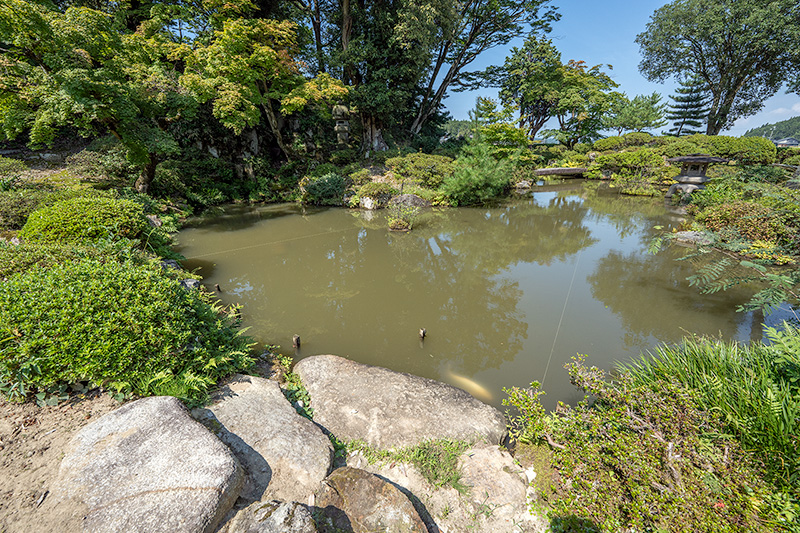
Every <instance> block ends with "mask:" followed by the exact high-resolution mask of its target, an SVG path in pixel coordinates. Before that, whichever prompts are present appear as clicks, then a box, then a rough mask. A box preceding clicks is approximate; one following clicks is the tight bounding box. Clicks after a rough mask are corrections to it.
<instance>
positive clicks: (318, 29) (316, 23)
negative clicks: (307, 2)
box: [311, 0, 325, 72]
mask: <svg viewBox="0 0 800 533" xmlns="http://www.w3.org/2000/svg"><path fill="white" fill-rule="evenodd" d="M319 2H320V0H314V14H313V15H312V16H311V26H313V28H314V43H315V45H316V47H317V63H318V65H317V67H318V68H319V71H320V72H325V55H324V54H323V52H322V16H321V14H320V8H319Z"/></svg>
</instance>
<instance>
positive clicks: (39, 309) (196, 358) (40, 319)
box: [0, 259, 252, 399]
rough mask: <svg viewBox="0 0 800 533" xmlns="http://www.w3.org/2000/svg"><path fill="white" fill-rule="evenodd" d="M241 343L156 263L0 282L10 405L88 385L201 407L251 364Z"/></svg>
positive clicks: (40, 273)
mask: <svg viewBox="0 0 800 533" xmlns="http://www.w3.org/2000/svg"><path fill="white" fill-rule="evenodd" d="M247 342H248V340H247V338H246V337H243V336H241V335H240V332H239V331H238V330H237V329H236V328H235V324H234V321H233V319H232V318H231V317H228V316H227V315H224V314H220V313H219V309H218V307H216V306H214V305H212V304H211V303H210V302H209V300H208V296H207V295H205V294H204V293H201V292H200V291H197V290H187V289H184V288H183V287H182V286H181V284H180V282H179V281H178V280H175V279H171V278H169V277H167V276H166V275H164V274H163V273H162V271H161V268H160V267H159V266H157V265H156V266H136V265H134V264H132V263H122V264H121V263H118V262H113V261H112V262H100V261H97V260H94V259H84V260H80V261H77V262H67V263H64V264H59V265H56V266H53V267H52V268H48V269H45V268H40V267H34V268H31V269H29V270H28V271H26V272H23V273H20V274H15V275H14V276H11V277H10V278H9V279H8V280H7V281H5V282H3V283H0V390H5V392H6V394H7V395H9V396H12V397H13V396H16V397H22V396H25V395H26V394H28V393H29V392H30V391H36V390H39V391H46V390H47V389H48V387H52V386H54V385H59V384H70V383H77V382H84V381H89V382H91V383H93V384H97V385H107V386H111V387H113V388H116V389H118V390H120V391H127V392H134V393H137V394H142V395H147V394H152V393H154V392H160V393H167V394H169V393H170V392H169V391H167V392H164V387H161V389H159V390H154V388H155V387H154V384H155V385H170V386H172V389H171V390H176V391H179V394H175V395H176V396H181V397H185V398H195V399H200V398H202V397H203V395H204V394H205V391H206V389H207V388H208V387H209V386H211V385H213V384H214V383H215V382H216V380H217V379H219V378H221V377H223V376H225V375H228V374H230V373H232V372H235V371H237V370H240V369H243V368H246V367H248V366H249V365H250V364H251V362H252V360H251V359H250V357H249V355H248V344H247Z"/></svg>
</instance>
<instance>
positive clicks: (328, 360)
mask: <svg viewBox="0 0 800 533" xmlns="http://www.w3.org/2000/svg"><path fill="white" fill-rule="evenodd" d="M294 372H295V373H296V374H297V375H299V376H300V379H301V380H302V381H303V384H304V385H305V387H306V389H307V390H308V392H309V394H310V396H311V402H312V403H311V405H312V407H313V408H314V421H315V422H316V423H317V424H319V425H321V426H322V427H323V428H324V429H325V430H326V431H328V432H330V433H332V434H333V435H335V436H336V437H338V438H339V439H341V440H344V441H352V440H363V441H365V442H366V443H367V444H369V445H371V446H375V447H378V448H383V449H388V448H397V447H405V446H413V445H415V444H419V443H421V442H423V441H426V440H435V439H457V440H485V441H486V442H488V443H491V444H498V443H499V442H500V441H501V440H502V438H503V437H504V436H505V434H506V421H505V417H504V416H503V414H502V413H500V411H498V410H497V409H495V408H494V407H491V406H489V405H486V404H485V403H482V402H481V401H479V400H477V399H476V398H474V397H472V396H470V395H469V394H468V393H467V392H466V391H464V390H462V389H459V388H456V387H453V386H452V385H448V384H446V383H441V382H439V381H434V380H432V379H426V378H422V377H419V376H413V375H411V374H406V373H401V372H394V371H392V370H388V369H386V368H381V367H377V366H370V365H363V364H360V363H356V362H354V361H350V360H348V359H344V358H342V357H338V356H335V355H317V356H313V357H308V358H306V359H303V360H301V361H300V362H298V363H297V364H296V365H295V367H294Z"/></svg>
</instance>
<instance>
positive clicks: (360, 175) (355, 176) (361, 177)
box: [348, 168, 372, 187]
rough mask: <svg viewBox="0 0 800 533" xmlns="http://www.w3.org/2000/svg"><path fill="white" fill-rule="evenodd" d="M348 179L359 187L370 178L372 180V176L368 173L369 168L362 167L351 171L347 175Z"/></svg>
mask: <svg viewBox="0 0 800 533" xmlns="http://www.w3.org/2000/svg"><path fill="white" fill-rule="evenodd" d="M348 179H349V180H350V182H351V183H352V184H353V186H354V187H360V186H362V185H365V184H367V183H369V182H370V180H372V176H371V175H370V173H369V169H367V168H362V169H359V170H356V171H355V172H351V173H350V174H349V175H348Z"/></svg>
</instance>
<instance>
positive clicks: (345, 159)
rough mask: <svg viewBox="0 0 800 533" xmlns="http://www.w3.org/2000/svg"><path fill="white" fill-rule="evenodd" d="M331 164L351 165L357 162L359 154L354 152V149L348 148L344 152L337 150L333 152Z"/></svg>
mask: <svg viewBox="0 0 800 533" xmlns="http://www.w3.org/2000/svg"><path fill="white" fill-rule="evenodd" d="M329 159H330V162H331V163H333V164H334V165H339V166H343V165H348V164H351V163H354V162H356V160H357V159H358V152H357V151H356V150H353V149H352V148H346V149H344V150H335V151H333V152H331V155H330V158H329Z"/></svg>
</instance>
